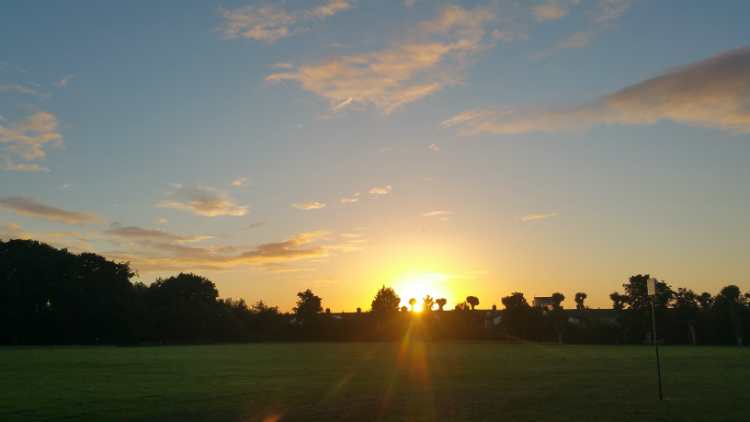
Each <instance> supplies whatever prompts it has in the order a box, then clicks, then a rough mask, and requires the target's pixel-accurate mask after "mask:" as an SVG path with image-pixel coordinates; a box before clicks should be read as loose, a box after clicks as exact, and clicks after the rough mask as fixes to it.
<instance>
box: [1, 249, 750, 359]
mask: <svg viewBox="0 0 750 422" xmlns="http://www.w3.org/2000/svg"><path fill="white" fill-rule="evenodd" d="M135 275H136V272H135V271H134V270H132V269H131V268H130V264H129V263H127V262H119V263H118V262H114V261H109V260H107V259H106V258H104V257H102V256H100V255H97V254H93V253H81V254H73V253H71V252H69V251H68V250H66V249H56V248H54V247H52V246H50V245H47V244H44V243H40V242H37V241H33V240H10V241H7V242H3V241H1V240H0V344H2V345H32V344H120V345H136V344H154V345H155V344H185V343H191V344H196V343H217V342H227V343H229V342H259V341H308V340H316V341H370V340H393V341H396V340H400V339H403V338H405V337H409V338H422V339H426V340H508V341H513V340H527V341H559V342H566V343H605V344H615V343H632V344H639V343H647V342H651V341H653V338H652V333H651V326H652V325H651V298H650V297H649V296H648V295H647V289H646V281H647V280H648V278H649V276H648V275H637V276H633V277H631V278H630V279H629V281H628V283H625V284H623V288H624V292H623V293H618V292H614V293H612V294H611V295H610V298H611V299H612V301H613V309H611V310H598V309H596V310H595V309H590V308H589V307H587V306H585V303H584V302H585V299H586V294H585V293H583V292H579V293H577V294H576V295H575V299H574V301H575V308H571V309H565V308H564V306H563V304H562V303H563V302H564V300H565V296H564V295H562V294H561V293H554V294H553V295H552V297H551V304H549V305H548V306H533V304H529V303H528V301H527V300H526V298H525V297H524V295H523V293H520V292H514V293H511V294H510V295H508V296H506V297H503V298H502V299H501V303H502V304H503V306H504V309H502V310H498V309H497V308H496V306H494V305H493V306H492V309H485V310H479V309H477V307H478V306H479V298H477V297H476V296H468V297H467V298H466V300H465V301H462V302H461V303H458V304H457V305H456V306H455V307H454V309H453V310H445V309H444V307H445V305H446V304H447V299H445V298H437V299H435V298H432V297H431V296H429V295H427V296H426V297H425V298H422V299H421V301H422V308H423V311H422V312H419V313H417V312H414V306H415V305H416V304H417V303H418V301H417V299H416V298H410V300H409V301H408V303H409V304H410V305H411V309H410V308H408V307H406V306H404V307H401V308H400V307H399V305H400V303H401V298H400V297H399V296H398V294H397V293H396V292H395V291H394V289H392V288H390V287H386V286H385V285H384V286H382V287H381V288H380V289H379V290H378V291H377V292H376V294H375V296H374V298H373V300H372V302H371V306H370V309H369V310H366V311H364V312H362V310H361V309H357V312H356V313H338V314H331V313H330V311H329V310H328V309H325V310H324V308H323V299H322V298H321V297H319V296H318V295H316V294H314V293H313V292H312V291H311V290H309V289H308V290H305V291H302V292H299V293H298V294H297V297H298V300H297V303H296V305H297V306H295V307H294V309H293V311H292V312H290V313H282V312H280V311H279V309H278V307H275V306H268V305H267V304H266V303H264V302H263V301H262V300H260V301H258V302H255V303H253V304H252V305H248V303H246V302H245V301H244V300H243V299H239V300H233V299H231V298H230V299H220V298H219V292H218V290H217V289H216V286H215V285H214V283H213V282H211V281H210V280H208V279H207V278H205V277H202V276H199V275H196V274H186V273H180V274H178V275H176V276H172V277H168V278H165V279H162V278H159V279H157V280H156V281H154V282H153V283H151V284H150V285H146V284H144V283H142V282H135V283H133V282H131V279H132V278H133V277H134V276H135ZM657 284H658V294H657V295H656V296H655V297H654V308H655V311H656V320H657V334H658V340H659V341H662V342H665V343H667V344H744V343H745V342H746V341H747V339H748V338H750V308H749V305H750V293H745V294H744V295H743V294H741V291H740V289H739V288H738V287H737V286H734V285H729V286H726V287H724V288H723V289H721V291H720V292H719V293H718V294H716V295H715V296H713V295H711V294H709V293H707V292H704V293H702V294H696V293H694V292H693V291H692V290H689V289H686V288H678V289H677V290H673V289H672V288H671V286H668V285H667V284H666V283H664V282H659V283H657ZM436 307H437V308H436Z"/></svg>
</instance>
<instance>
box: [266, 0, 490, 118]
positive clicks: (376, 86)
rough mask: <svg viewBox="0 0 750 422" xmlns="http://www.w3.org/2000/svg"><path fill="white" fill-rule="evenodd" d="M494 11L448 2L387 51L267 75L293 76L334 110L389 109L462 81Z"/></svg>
mask: <svg viewBox="0 0 750 422" xmlns="http://www.w3.org/2000/svg"><path fill="white" fill-rule="evenodd" d="M493 17H494V13H493V12H492V11H491V10H490V9H488V8H483V7H479V6H478V7H476V8H474V9H472V10H464V9H462V8H461V7H459V6H447V7H445V8H444V9H443V12H442V14H441V15H440V16H439V17H438V18H437V19H435V20H432V21H425V22H422V23H421V24H420V25H419V26H418V27H417V28H416V29H415V30H414V31H413V34H412V36H411V37H410V38H409V39H407V40H402V41H395V42H392V43H391V45H390V46H389V47H388V48H386V49H385V50H382V51H376V52H369V53H361V54H354V55H337V56H333V57H329V58H327V59H325V60H322V61H319V62H317V63H313V64H311V65H302V66H299V67H297V68H296V69H295V70H293V71H289V72H281V73H274V74H271V75H269V76H267V77H266V81H267V82H270V83H277V82H282V81H285V80H291V81H296V82H299V83H300V84H301V86H302V89H304V90H306V91H310V92H313V93H315V94H317V95H319V96H320V97H322V98H324V99H326V100H328V102H329V103H330V105H331V108H332V109H333V110H334V111H338V110H341V109H342V108H345V107H355V106H374V107H376V108H378V109H380V110H381V112H382V113H384V114H390V113H391V112H393V111H394V110H396V109H398V108H400V107H403V106H404V105H405V104H408V103H411V102H414V101H417V100H419V99H422V98H424V97H427V96H429V95H432V94H435V93H437V92H440V91H442V90H443V89H444V88H445V87H448V86H452V85H455V84H458V83H460V82H461V81H462V77H461V72H460V69H461V68H462V67H463V62H464V60H465V58H466V56H467V55H468V54H470V53H473V52H476V51H479V50H481V49H482V48H484V47H485V46H483V45H481V39H482V36H483V35H484V30H483V29H482V25H483V23H485V22H486V21H488V20H490V19H492V18H493Z"/></svg>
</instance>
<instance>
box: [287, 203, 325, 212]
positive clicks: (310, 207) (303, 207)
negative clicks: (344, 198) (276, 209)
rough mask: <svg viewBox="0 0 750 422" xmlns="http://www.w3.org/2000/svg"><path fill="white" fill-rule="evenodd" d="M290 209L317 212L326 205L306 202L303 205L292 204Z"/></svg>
mask: <svg viewBox="0 0 750 422" xmlns="http://www.w3.org/2000/svg"><path fill="white" fill-rule="evenodd" d="M292 207H293V208H296V209H298V210H317V209H321V208H325V207H326V204H324V203H322V202H308V203H305V204H292Z"/></svg>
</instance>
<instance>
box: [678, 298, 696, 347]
mask: <svg viewBox="0 0 750 422" xmlns="http://www.w3.org/2000/svg"><path fill="white" fill-rule="evenodd" d="M672 307H673V308H674V309H675V312H674V317H675V318H674V319H675V323H676V324H675V325H676V326H677V332H678V333H680V334H688V335H687V338H688V340H689V341H688V343H689V344H690V345H695V344H697V340H698V339H697V337H696V333H695V325H696V320H697V319H698V314H699V311H700V308H699V307H698V295H696V294H695V292H693V291H692V290H690V289H687V288H685V287H678V288H677V292H676V293H675V297H674V304H673V305H672ZM681 339H682V336H681V335H679V336H678V337H677V341H680V340H681Z"/></svg>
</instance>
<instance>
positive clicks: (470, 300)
mask: <svg viewBox="0 0 750 422" xmlns="http://www.w3.org/2000/svg"><path fill="white" fill-rule="evenodd" d="M466 303H468V304H469V305H471V309H472V310H474V308H476V307H477V306H479V298H477V297H476V296H467V297H466Z"/></svg>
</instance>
